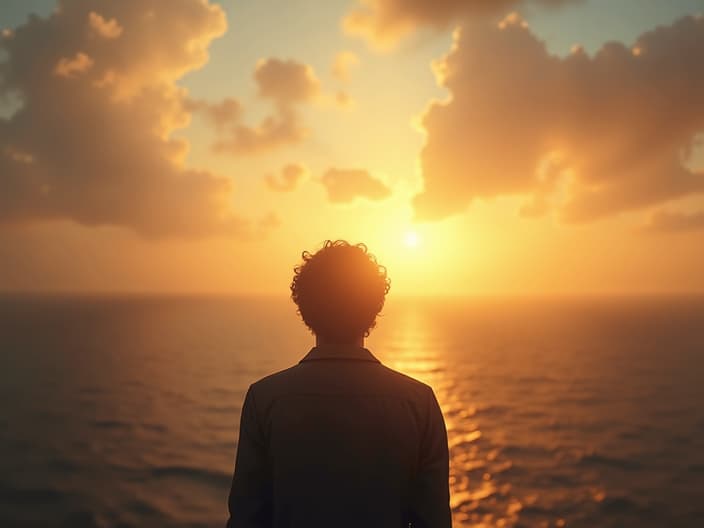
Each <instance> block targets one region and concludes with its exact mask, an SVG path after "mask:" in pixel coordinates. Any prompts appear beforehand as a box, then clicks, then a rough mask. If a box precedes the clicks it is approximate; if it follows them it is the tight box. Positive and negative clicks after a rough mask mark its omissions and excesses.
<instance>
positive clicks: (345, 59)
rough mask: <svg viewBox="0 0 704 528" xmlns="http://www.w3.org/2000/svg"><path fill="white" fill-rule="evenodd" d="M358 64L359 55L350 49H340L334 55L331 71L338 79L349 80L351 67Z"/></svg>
mask: <svg viewBox="0 0 704 528" xmlns="http://www.w3.org/2000/svg"><path fill="white" fill-rule="evenodd" d="M358 64H359V57H358V56H357V54H356V53H354V52H352V51H341V52H339V53H338V54H337V55H335V60H334V61H333V63H332V68H331V72H332V75H333V77H335V78H336V79H337V80H339V81H343V82H346V81H349V80H350V72H351V70H352V68H354V67H355V66H357V65H358Z"/></svg>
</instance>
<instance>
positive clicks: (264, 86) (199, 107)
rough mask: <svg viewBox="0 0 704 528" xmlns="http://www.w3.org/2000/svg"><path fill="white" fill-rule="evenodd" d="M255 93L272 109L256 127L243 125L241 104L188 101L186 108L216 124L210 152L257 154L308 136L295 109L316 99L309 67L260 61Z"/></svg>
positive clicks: (315, 80) (274, 60)
mask: <svg viewBox="0 0 704 528" xmlns="http://www.w3.org/2000/svg"><path fill="white" fill-rule="evenodd" d="M254 80H255V82H256V83H257V89H258V93H259V95H260V96H261V97H263V98H264V99H268V100H270V101H271V103H272V105H273V110H272V112H271V114H270V115H268V116H266V117H264V119H262V121H261V122H260V123H259V124H257V125H248V124H245V123H243V111H242V105H241V104H240V103H239V102H238V101H236V100H234V99H226V100H223V101H221V102H219V103H208V102H206V101H193V100H191V101H188V102H187V103H186V108H188V109H191V110H195V111H199V112H202V113H204V114H205V115H206V117H207V118H208V119H209V120H210V121H211V122H212V123H213V124H215V125H216V129H217V131H218V132H219V136H218V138H217V140H216V141H215V143H214V144H213V150H214V151H215V152H217V153H220V154H231V155H235V156H239V155H248V154H257V153H261V152H266V151H269V150H272V149H275V148H278V147H282V146H286V145H293V144H296V143H300V142H301V141H303V140H304V139H305V138H306V137H307V136H308V129H307V128H306V127H305V126H304V125H303V123H302V122H301V117H300V115H299V112H298V107H299V106H300V105H301V104H302V103H305V102H309V101H311V100H313V99H315V97H317V95H318V93H319V91H320V82H319V81H318V78H317V77H316V75H315V71H314V70H313V68H311V67H310V66H308V65H307V64H303V63H301V62H297V61H295V60H292V59H288V60H282V59H277V58H268V59H262V60H260V61H259V62H258V63H257V65H256V68H255V70H254Z"/></svg>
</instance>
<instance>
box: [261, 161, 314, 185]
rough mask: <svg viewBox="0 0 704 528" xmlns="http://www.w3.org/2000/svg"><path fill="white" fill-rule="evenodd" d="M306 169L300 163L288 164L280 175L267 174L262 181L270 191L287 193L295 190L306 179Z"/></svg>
mask: <svg viewBox="0 0 704 528" xmlns="http://www.w3.org/2000/svg"><path fill="white" fill-rule="evenodd" d="M307 175H308V169H307V168H306V167H305V166H304V165H301V164H300V163H289V164H288V165H285V166H284V167H283V168H282V169H281V173H280V174H279V175H278V176H277V175H275V174H267V175H266V177H265V178H264V181H265V183H266V185H267V187H269V189H271V190H272V191H280V192H289V191H293V190H295V189H296V188H297V187H298V186H299V185H300V184H301V182H302V181H303V180H304V179H305V178H306V177H307Z"/></svg>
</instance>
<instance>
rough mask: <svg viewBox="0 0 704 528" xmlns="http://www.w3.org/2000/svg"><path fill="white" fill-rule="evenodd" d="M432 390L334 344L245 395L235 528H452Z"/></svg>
mask: <svg viewBox="0 0 704 528" xmlns="http://www.w3.org/2000/svg"><path fill="white" fill-rule="evenodd" d="M448 466H449V460H448V447H447V432H446V430H445V423H444V421H443V417H442V412H441V411H440V407H439V406H438V402H437V400H436V399H435V395H434V394H433V390H432V389H431V388H430V387H429V386H428V385H425V384H423V383H421V382H419V381H417V380H414V379H413V378H410V377H408V376H405V375H403V374H401V373H398V372H395V371H393V370H391V369H389V368H387V367H385V366H383V365H382V364H381V363H380V362H379V360H378V359H376V358H375V357H374V356H373V355H372V353H371V352H370V351H369V350H367V349H366V348H361V347H356V346H346V345H345V346H339V345H326V346H318V347H315V348H313V349H312V350H311V351H310V352H309V353H308V355H306V356H305V357H304V358H303V359H302V360H301V362H300V363H299V364H298V365H296V366H294V367H291V368H289V369H287V370H284V371H281V372H278V373H276V374H273V375H271V376H268V377H266V378H264V379H262V380H260V381H258V382H256V383H254V384H253V385H252V386H251V387H250V388H249V390H248V391H247V395H246V396H245V400H244V405H243V407H242V418H241V423H240V437H239V444H238V446H237V458H236V461H235V473H234V477H233V480H232V490H231V492H230V498H229V509H230V519H229V521H228V524H227V526H228V527H229V528H261V527H276V528H283V527H287V528H317V527H325V528H332V527H335V528H346V527H350V528H351V527H355V528H377V527H378V528H399V527H404V528H407V527H408V526H409V525H410V526H413V527H414V528H417V527H418V528H447V527H450V526H451V525H452V521H451V516H450V507H449V483H448Z"/></svg>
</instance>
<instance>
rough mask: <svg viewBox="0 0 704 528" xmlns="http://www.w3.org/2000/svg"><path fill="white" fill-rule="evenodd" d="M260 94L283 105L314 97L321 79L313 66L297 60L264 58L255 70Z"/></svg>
mask: <svg viewBox="0 0 704 528" xmlns="http://www.w3.org/2000/svg"><path fill="white" fill-rule="evenodd" d="M254 80H255V81H256V83H257V87H258V89H259V95H261V96H262V97H265V98H267V99H271V100H273V101H276V102H277V103H279V104H282V105H290V104H293V103H301V102H305V101H310V100H311V99H313V98H314V97H315V96H316V95H317V94H318V92H319V90H320V81H318V79H317V77H316V76H315V72H314V71H313V68H311V67H310V66H308V65H307V64H303V63H301V62H297V61H295V60H292V59H289V60H281V59H276V58H268V59H262V60H260V61H259V62H258V63H257V66H256V68H255V70H254Z"/></svg>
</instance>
